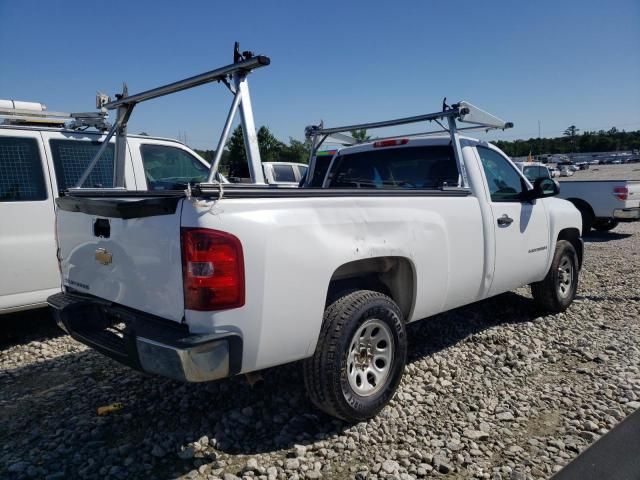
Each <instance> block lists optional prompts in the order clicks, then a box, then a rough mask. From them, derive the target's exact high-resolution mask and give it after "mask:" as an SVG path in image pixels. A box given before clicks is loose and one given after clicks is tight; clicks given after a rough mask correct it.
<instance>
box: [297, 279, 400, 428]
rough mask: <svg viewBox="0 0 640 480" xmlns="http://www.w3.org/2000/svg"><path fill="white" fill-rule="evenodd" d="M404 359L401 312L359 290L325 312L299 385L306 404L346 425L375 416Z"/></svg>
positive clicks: (381, 297)
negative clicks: (306, 397)
mask: <svg viewBox="0 0 640 480" xmlns="http://www.w3.org/2000/svg"><path fill="white" fill-rule="evenodd" d="M406 358H407V334H406V330H405V324H404V320H403V317H402V313H401V312H400V309H399V308H398V306H397V305H396V304H395V303H394V302H393V300H392V299H391V298H389V297H388V296H386V295H383V294H382V293H379V292H374V291H370V290H358V291H355V292H352V293H349V294H347V295H344V296H342V297H340V298H339V299H338V300H336V301H335V302H333V303H332V304H331V305H330V306H329V307H328V308H327V310H326V311H325V314H324V320H323V325H322V331H321V332H320V338H319V339H318V344H317V346H316V351H315V353H314V355H313V356H312V357H311V358H308V359H306V360H305V361H304V367H303V369H304V381H305V386H306V388H307V392H308V394H309V397H310V398H311V401H312V402H313V403H314V404H315V405H316V406H317V407H318V408H320V409H321V410H323V411H325V412H326V413H328V414H329V415H332V416H334V417H338V418H341V419H343V420H346V421H348V422H360V421H363V420H367V419H369V418H371V417H373V416H375V415H376V414H377V413H378V412H379V411H380V410H382V408H384V406H385V405H386V404H387V403H388V402H389V401H390V400H391V398H392V397H393V395H394V393H395V391H396V389H397V387H398V384H399V383H400V380H401V379H402V374H403V372H404V365H405V362H406Z"/></svg>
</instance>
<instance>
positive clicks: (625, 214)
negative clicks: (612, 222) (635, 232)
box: [613, 207, 640, 221]
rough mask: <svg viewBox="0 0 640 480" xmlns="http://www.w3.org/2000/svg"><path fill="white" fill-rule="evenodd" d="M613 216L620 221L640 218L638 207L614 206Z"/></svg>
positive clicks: (639, 208)
mask: <svg viewBox="0 0 640 480" xmlns="http://www.w3.org/2000/svg"><path fill="white" fill-rule="evenodd" d="M613 218H615V219H616V220H622V221H625V220H627V221H633V220H640V207H635V208H616V209H615V210H614V211H613Z"/></svg>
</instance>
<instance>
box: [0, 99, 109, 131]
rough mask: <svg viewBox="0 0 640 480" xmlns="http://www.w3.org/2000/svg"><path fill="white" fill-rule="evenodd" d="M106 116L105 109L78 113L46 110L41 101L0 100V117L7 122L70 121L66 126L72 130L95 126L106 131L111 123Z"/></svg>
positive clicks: (62, 123) (58, 122)
mask: <svg viewBox="0 0 640 480" xmlns="http://www.w3.org/2000/svg"><path fill="white" fill-rule="evenodd" d="M7 104H11V105H14V106H13V107H7V106H5V105H7ZM15 105H18V106H15ZM20 107H22V108H20ZM24 107H31V108H24ZM107 117H108V114H107V111H106V110H101V111H99V112H80V113H67V112H50V111H48V110H47V107H46V105H43V104H42V103H35V102H15V101H13V100H0V118H5V119H6V120H8V122H9V124H18V125H19V124H20V123H39V124H54V125H60V126H62V125H64V124H65V123H66V122H70V123H69V125H68V127H69V128H70V129H72V130H80V129H83V128H95V129H97V130H100V131H106V130H108V129H110V128H111V124H109V122H107Z"/></svg>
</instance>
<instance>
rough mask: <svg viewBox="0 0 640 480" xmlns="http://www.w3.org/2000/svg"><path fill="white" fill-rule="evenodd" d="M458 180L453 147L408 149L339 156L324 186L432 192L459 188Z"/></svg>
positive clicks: (385, 149) (416, 147) (384, 149)
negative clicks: (432, 190) (445, 188)
mask: <svg viewBox="0 0 640 480" xmlns="http://www.w3.org/2000/svg"><path fill="white" fill-rule="evenodd" d="M458 178H459V172H458V165H457V163H456V159H455V155H454V152H453V149H452V148H451V146H449V145H429V146H415V147H413V146H408V147H400V148H381V149H379V150H378V149H372V150H365V151H360V152H355V153H348V152H347V153H346V154H343V155H340V154H338V156H336V157H335V159H334V161H333V164H332V167H331V171H330V172H329V175H328V177H327V181H326V184H325V185H326V186H327V187H330V188H376V189H430V190H431V189H440V188H443V187H447V186H448V187H453V186H458Z"/></svg>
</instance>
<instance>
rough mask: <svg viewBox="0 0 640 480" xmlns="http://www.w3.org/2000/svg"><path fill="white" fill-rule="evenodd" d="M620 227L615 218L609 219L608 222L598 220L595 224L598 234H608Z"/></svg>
mask: <svg viewBox="0 0 640 480" xmlns="http://www.w3.org/2000/svg"><path fill="white" fill-rule="evenodd" d="M617 226H618V222H617V221H616V220H614V219H613V218H608V219H606V220H598V221H596V222H595V223H594V224H593V228H594V229H596V230H597V231H598V232H608V231H609V230H613V229H614V228H616V227H617Z"/></svg>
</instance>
